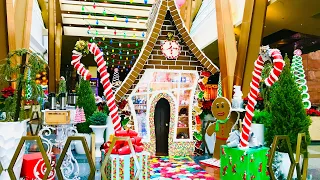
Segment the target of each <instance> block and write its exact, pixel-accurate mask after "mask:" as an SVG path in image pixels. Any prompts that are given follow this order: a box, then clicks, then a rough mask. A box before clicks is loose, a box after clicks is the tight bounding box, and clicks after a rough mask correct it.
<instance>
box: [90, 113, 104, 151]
mask: <svg viewBox="0 0 320 180" xmlns="http://www.w3.org/2000/svg"><path fill="white" fill-rule="evenodd" d="M107 118H108V115H107V114H106V113H103V112H100V111H98V112H95V113H94V114H93V115H92V116H91V117H90V124H91V125H90V128H91V129H92V131H93V132H94V133H95V135H96V145H95V146H96V157H101V151H100V147H101V145H102V144H103V143H104V137H103V135H104V132H105V130H106V128H107Z"/></svg>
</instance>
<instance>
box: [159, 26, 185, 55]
mask: <svg viewBox="0 0 320 180" xmlns="http://www.w3.org/2000/svg"><path fill="white" fill-rule="evenodd" d="M161 51H162V54H163V55H164V56H165V57H166V58H168V59H177V58H178V57H179V56H180V53H181V47H180V45H179V43H178V42H177V41H175V40H174V35H173V33H171V32H169V33H168V34H167V40H165V42H164V43H163V44H162V45H161Z"/></svg>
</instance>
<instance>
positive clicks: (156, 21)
mask: <svg viewBox="0 0 320 180" xmlns="http://www.w3.org/2000/svg"><path fill="white" fill-rule="evenodd" d="M147 25H148V31H147V34H146V39H145V41H144V45H143V47H142V50H141V53H140V55H139V57H138V59H137V61H136V62H135V64H134V66H133V67H132V70H131V71H130V73H129V74H128V76H127V77H126V79H125V80H124V82H123V83H122V85H121V86H120V88H119V89H118V90H117V91H116V94H115V96H116V100H117V101H120V100H121V99H123V98H128V102H129V106H130V109H131V112H132V115H133V118H134V126H135V130H137V131H138V133H139V135H140V136H142V137H143V142H144V145H145V148H146V150H147V151H149V152H150V153H151V154H153V155H170V156H174V155H183V156H184V155H191V154H193V151H194V144H195V141H194V140H193V122H194V116H193V115H192V108H193V106H194V103H195V102H196V98H195V94H196V89H197V82H198V80H199V73H200V72H201V71H202V70H206V71H210V72H211V73H212V74H214V73H215V72H217V71H219V69H218V67H217V66H216V65H215V64H214V63H212V61H211V60H210V59H208V58H207V57H206V56H205V55H204V54H203V53H202V52H201V50H200V49H199V48H198V47H197V46H196V45H195V44H194V42H193V40H192V39H191V37H190V36H189V33H188V31H187V29H186V27H185V25H184V23H183V21H182V18H181V16H180V14H179V10H178V9H177V7H176V5H175V2H174V0H159V1H158V2H156V4H154V6H153V8H152V12H151V14H150V17H149V21H148V23H147ZM171 35H173V36H171ZM168 37H169V38H168ZM168 39H169V40H168Z"/></svg>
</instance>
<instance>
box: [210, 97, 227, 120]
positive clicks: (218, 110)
mask: <svg viewBox="0 0 320 180" xmlns="http://www.w3.org/2000/svg"><path fill="white" fill-rule="evenodd" d="M230 110H231V104H230V101H229V100H228V99H226V98H224V97H218V98H216V99H215V100H214V101H213V102H212V106H211V112H212V115H213V116H214V117H215V118H216V119H218V120H225V119H227V118H228V117H229V116H230V112H231V111H230Z"/></svg>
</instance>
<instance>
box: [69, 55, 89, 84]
mask: <svg viewBox="0 0 320 180" xmlns="http://www.w3.org/2000/svg"><path fill="white" fill-rule="evenodd" d="M72 53H73V54H72V60H71V65H73V66H74V68H76V70H77V72H78V74H80V75H81V76H82V77H83V78H84V79H85V80H90V78H91V74H90V73H89V71H88V70H87V69H86V68H85V67H84V65H83V64H82V63H80V59H81V58H82V54H81V53H79V52H77V51H75V50H74V51H72Z"/></svg>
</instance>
